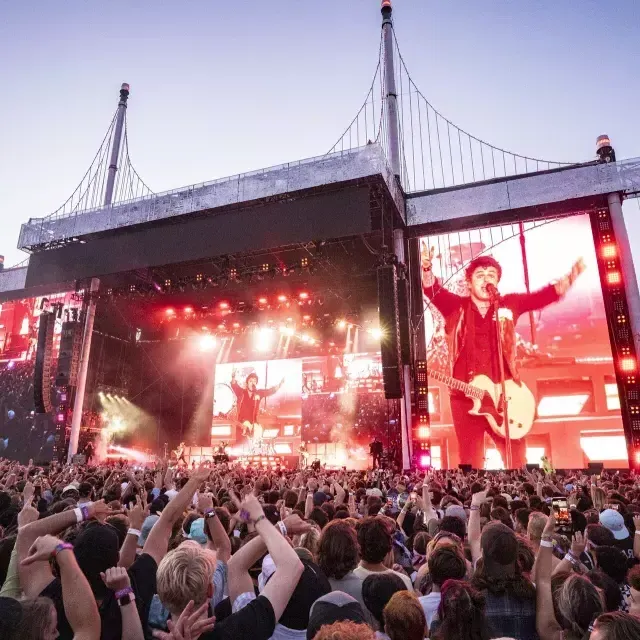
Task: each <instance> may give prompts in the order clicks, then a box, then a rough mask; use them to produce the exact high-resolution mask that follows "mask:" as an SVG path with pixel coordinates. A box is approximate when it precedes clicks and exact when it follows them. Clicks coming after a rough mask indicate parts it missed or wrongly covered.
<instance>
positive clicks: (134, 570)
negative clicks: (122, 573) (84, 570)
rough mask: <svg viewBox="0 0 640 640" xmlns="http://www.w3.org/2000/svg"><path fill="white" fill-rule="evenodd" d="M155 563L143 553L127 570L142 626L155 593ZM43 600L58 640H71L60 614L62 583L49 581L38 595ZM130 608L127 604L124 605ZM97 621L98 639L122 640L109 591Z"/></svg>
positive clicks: (118, 621) (156, 567)
mask: <svg viewBox="0 0 640 640" xmlns="http://www.w3.org/2000/svg"><path fill="white" fill-rule="evenodd" d="M157 570H158V564H157V563H156V561H155V560H154V559H153V558H152V557H151V556H150V555H149V554H147V553H143V554H142V555H141V556H138V559H137V560H136V561H135V562H134V563H133V564H132V565H131V568H130V569H129V579H130V580H131V587H132V589H133V592H134V593H135V595H136V599H135V603H136V606H137V607H138V613H139V615H140V620H141V621H142V626H143V627H144V626H145V625H146V622H147V618H148V617H149V606H150V605H151V600H152V599H153V596H154V594H155V592H156V571H157ZM40 595H41V596H42V597H44V598H51V600H53V603H54V604H55V607H56V612H57V614H58V633H59V634H60V635H59V636H58V637H59V639H60V640H73V631H72V630H71V626H70V625H69V621H68V620H67V616H66V615H65V612H64V603H63V601H62V583H61V582H60V580H59V578H56V579H55V580H52V581H51V582H50V583H49V584H48V585H47V586H46V587H45V588H44V589H43V591H42V593H41V594H40ZM128 606H131V605H128ZM99 612H100V622H101V632H100V638H101V640H122V616H121V614H120V607H119V606H118V601H117V600H116V598H115V593H114V592H113V591H108V592H107V596H106V597H105V599H104V600H103V601H102V604H101V605H100V607H99Z"/></svg>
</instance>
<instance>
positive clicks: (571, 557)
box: [564, 551, 580, 565]
mask: <svg viewBox="0 0 640 640" xmlns="http://www.w3.org/2000/svg"><path fill="white" fill-rule="evenodd" d="M564 560H566V561H567V562H570V563H571V564H573V565H576V564H578V563H579V562H580V560H579V559H578V558H576V557H575V556H574V555H573V553H571V551H567V553H566V554H565V556H564Z"/></svg>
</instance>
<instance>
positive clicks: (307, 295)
mask: <svg viewBox="0 0 640 640" xmlns="http://www.w3.org/2000/svg"><path fill="white" fill-rule="evenodd" d="M298 297H299V298H300V300H306V299H307V298H308V297H309V294H308V293H307V292H306V291H301V292H300V293H299V294H298Z"/></svg>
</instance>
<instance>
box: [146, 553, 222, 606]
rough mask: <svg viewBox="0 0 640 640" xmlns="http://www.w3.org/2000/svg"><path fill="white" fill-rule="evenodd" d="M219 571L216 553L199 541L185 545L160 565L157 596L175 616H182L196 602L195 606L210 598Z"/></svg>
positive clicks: (157, 578)
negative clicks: (210, 586) (216, 572)
mask: <svg viewBox="0 0 640 640" xmlns="http://www.w3.org/2000/svg"><path fill="white" fill-rule="evenodd" d="M215 570H216V554H215V553H214V552H213V551H210V550H208V549H203V548H202V547H201V546H200V545H199V544H198V543H197V542H191V541H188V542H184V543H183V544H181V545H180V546H179V547H178V548H177V549H174V550H173V551H170V552H169V553H168V554H167V555H166V556H165V557H164V558H162V561H161V562H160V565H159V566H158V573H157V576H156V580H157V588H158V597H159V598H160V600H161V601H162V604H163V605H164V606H165V607H167V609H169V611H170V612H171V614H172V615H180V614H181V613H182V611H184V609H185V607H186V606H187V605H188V604H189V601H190V600H193V603H194V605H195V607H196V608H197V607H199V606H200V605H201V604H203V603H204V602H205V601H206V600H207V597H208V592H209V585H210V584H212V579H213V574H214V572H215Z"/></svg>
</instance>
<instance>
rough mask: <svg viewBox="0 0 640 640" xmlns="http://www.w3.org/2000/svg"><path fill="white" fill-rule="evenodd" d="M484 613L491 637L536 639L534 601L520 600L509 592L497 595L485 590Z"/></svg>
mask: <svg viewBox="0 0 640 640" xmlns="http://www.w3.org/2000/svg"><path fill="white" fill-rule="evenodd" d="M484 595H485V598H486V608H485V615H486V617H487V621H488V622H489V626H490V627H491V631H492V637H493V638H498V637H506V638H515V640H538V632H537V631H536V601H535V599H534V600H522V599H520V598H517V597H516V596H514V595H512V594H510V593H501V594H499V595H497V594H494V593H491V592H489V591H485V593H484Z"/></svg>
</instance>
